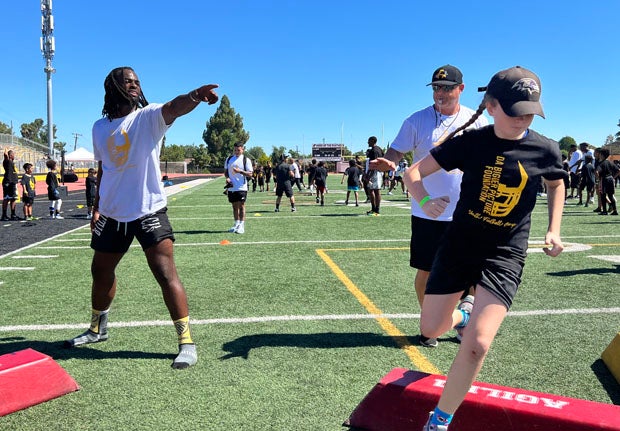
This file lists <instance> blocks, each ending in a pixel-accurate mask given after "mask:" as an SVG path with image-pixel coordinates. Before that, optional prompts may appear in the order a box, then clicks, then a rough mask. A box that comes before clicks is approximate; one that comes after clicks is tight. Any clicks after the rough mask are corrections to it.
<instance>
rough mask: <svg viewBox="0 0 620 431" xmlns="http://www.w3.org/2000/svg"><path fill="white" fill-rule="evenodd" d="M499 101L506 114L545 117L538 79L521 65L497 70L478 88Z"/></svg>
mask: <svg viewBox="0 0 620 431" xmlns="http://www.w3.org/2000/svg"><path fill="white" fill-rule="evenodd" d="M479 90H481V91H485V90H486V92H487V94H489V95H490V96H492V97H494V98H495V99H497V100H498V101H499V104H500V105H501V106H502V109H503V110H504V112H505V113H506V115H508V116H510V117H520V116H521V115H528V114H536V115H540V116H541V117H542V118H545V113H544V112H543V108H542V105H541V104H540V91H541V86H540V79H538V76H536V74H535V73H534V72H532V71H530V70H527V69H526V68H524V67H521V66H515V67H511V68H510V69H506V70H502V71H500V72H497V73H496V74H495V75H493V78H491V81H490V82H489V85H487V86H486V87H482V88H481V89H479Z"/></svg>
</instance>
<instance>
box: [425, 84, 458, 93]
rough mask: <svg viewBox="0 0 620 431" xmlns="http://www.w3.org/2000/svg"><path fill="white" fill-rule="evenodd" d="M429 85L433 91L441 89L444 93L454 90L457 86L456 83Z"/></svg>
mask: <svg viewBox="0 0 620 431" xmlns="http://www.w3.org/2000/svg"><path fill="white" fill-rule="evenodd" d="M431 87H433V91H435V92H437V91H439V90H443V91H445V92H446V93H449V92H451V91H452V90H454V89H455V88H456V87H458V85H457V84H454V85H435V84H433V85H431Z"/></svg>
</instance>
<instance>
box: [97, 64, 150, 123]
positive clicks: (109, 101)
mask: <svg viewBox="0 0 620 431" xmlns="http://www.w3.org/2000/svg"><path fill="white" fill-rule="evenodd" d="M125 70H131V71H132V72H134V73H135V71H134V70H133V69H132V68H131V67H128V66H123V67H117V68H115V69H113V70H112V71H111V72H110V73H108V76H106V78H105V81H104V82H103V88H104V89H105V97H104V103H103V109H102V110H101V115H103V116H105V117H107V118H108V119H109V120H110V121H112V119H113V118H119V117H121V115H122V114H121V107H122V106H126V105H127V103H129V104H130V105H131V106H132V107H133V108H144V107H145V106H146V105H148V104H149V102H147V100H146V98H145V97H144V93H142V89H140V96H139V97H138V100H137V101H135V100H134V99H132V98H131V97H130V96H129V94H127V91H126V90H125V82H124V79H125V77H124V71H125Z"/></svg>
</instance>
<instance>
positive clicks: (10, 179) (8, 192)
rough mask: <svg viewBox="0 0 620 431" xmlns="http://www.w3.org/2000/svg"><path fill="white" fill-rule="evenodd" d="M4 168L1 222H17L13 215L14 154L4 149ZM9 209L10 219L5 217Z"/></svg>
mask: <svg viewBox="0 0 620 431" xmlns="http://www.w3.org/2000/svg"><path fill="white" fill-rule="evenodd" d="M2 167H3V168H4V177H3V178H2V192H3V194H4V196H3V200H2V221H7V220H19V217H17V215H16V214H15V206H16V205H17V182H18V180H19V179H18V176H17V168H16V167H15V153H14V152H13V150H8V151H7V149H6V147H5V148H4V159H3V160H2ZM9 206H10V207H11V217H10V218H9V216H8V215H7V210H8V209H9Z"/></svg>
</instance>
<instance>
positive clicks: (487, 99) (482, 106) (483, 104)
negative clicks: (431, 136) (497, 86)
mask: <svg viewBox="0 0 620 431" xmlns="http://www.w3.org/2000/svg"><path fill="white" fill-rule="evenodd" d="M479 91H480V90H479ZM493 99H494V97H493V96H491V95H490V94H488V93H485V94H484V97H483V98H482V102H481V103H480V106H478V109H477V110H476V112H475V113H474V115H472V117H471V118H470V119H469V121H467V122H466V123H465V124H463V125H462V126H461V127H458V128H457V129H456V130H454V131H452V132H451V133H449V134H448V135H447V136H446V137H445V138H442V139H439V140H438V141H437V142H435V144H434V145H435V146H439V145H441V144H443V143H444V142H446V141H447V140H449V139H452V138H453V137H454V136H456V135H457V134H458V133H460V132H461V131H462V130H465V129H467V128H468V127H469V126H471V125H472V124H473V123H474V122H475V121H476V120H477V119H478V117H480V116H481V115H482V113H483V112H484V110H485V109H486V106H487V102H490V101H492V100H493Z"/></svg>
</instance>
